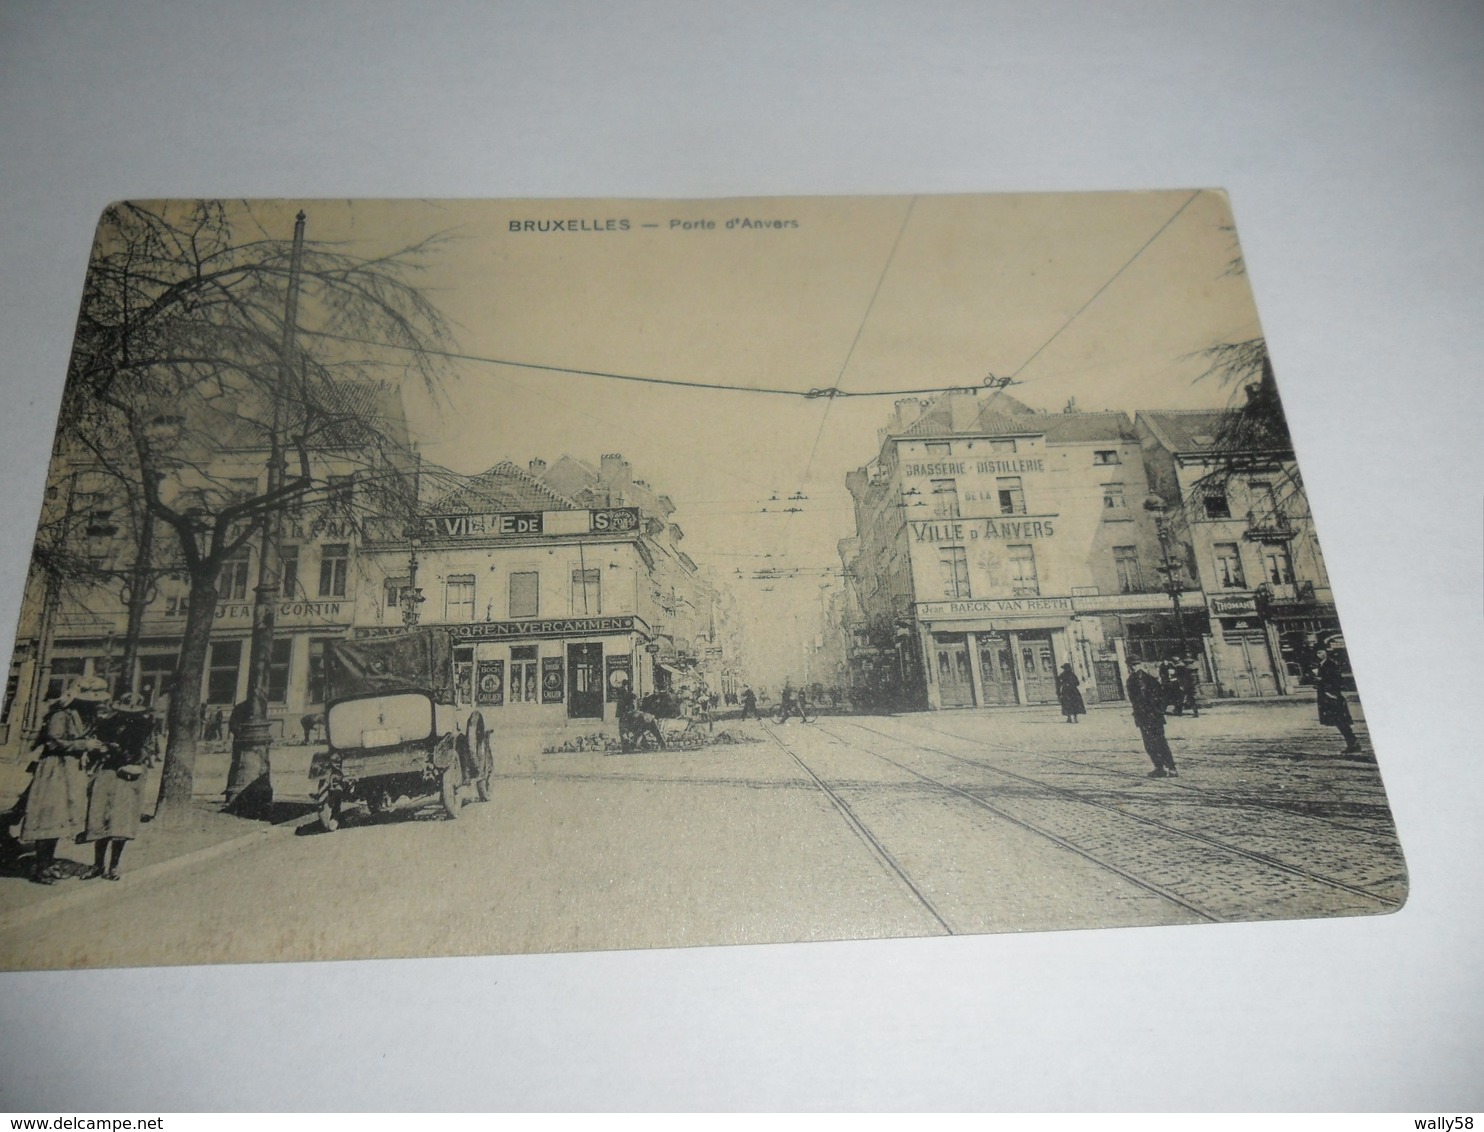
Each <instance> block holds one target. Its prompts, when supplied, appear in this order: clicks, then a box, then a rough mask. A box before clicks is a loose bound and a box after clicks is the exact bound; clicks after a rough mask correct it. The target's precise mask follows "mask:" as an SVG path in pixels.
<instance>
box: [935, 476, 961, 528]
mask: <svg viewBox="0 0 1484 1132" xmlns="http://www.w3.org/2000/svg"><path fill="white" fill-rule="evenodd" d="M929 482H930V483H931V484H932V489H933V490H932V495H933V518H935V519H957V518H958V481H957V480H930V481H929Z"/></svg>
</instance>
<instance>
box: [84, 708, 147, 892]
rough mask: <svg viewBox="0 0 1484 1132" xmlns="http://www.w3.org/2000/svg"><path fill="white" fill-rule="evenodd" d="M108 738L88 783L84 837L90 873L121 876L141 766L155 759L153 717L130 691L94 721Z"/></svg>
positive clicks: (135, 816) (132, 832) (134, 830)
mask: <svg viewBox="0 0 1484 1132" xmlns="http://www.w3.org/2000/svg"><path fill="white" fill-rule="evenodd" d="M96 728H97V734H98V738H99V740H101V741H102V742H103V743H104V744H106V746H105V748H104V750H103V753H102V754H101V755H100V756H99V758H98V761H97V764H96V765H95V767H94V769H93V781H92V784H91V785H90V786H89V787H88V820H87V828H86V830H85V832H84V835H83V840H84V841H91V842H92V843H93V869H92V871H91V872H90V873H88V876H89V877H90V878H92V877H103V878H104V879H106V880H118V879H119V858H121V857H122V856H123V855H124V845H125V844H126V843H127V842H129V841H132V840H133V839H134V838H136V837H138V836H139V810H140V803H141V801H142V799H143V793H144V777H145V776H144V771H145V768H146V767H147V766H148V765H149V764H151V763H152V762H153V761H154V735H155V719H154V716H153V715H152V714H151V713H150V711H149V709H147V708H146V707H145V706H144V701H143V699H141V698H140V696H139V695H138V694H136V693H134V692H130V693H129V694H128V695H126V696H124V697H122V698H121V699H120V700H119V702H118V703H117V704H116V705H114V707H113V709H112V710H111V711H107V712H105V713H103V714H100V716H99V718H98V722H97V725H96Z"/></svg>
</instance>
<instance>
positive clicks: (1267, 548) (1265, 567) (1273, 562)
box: [1262, 542, 1293, 586]
mask: <svg viewBox="0 0 1484 1132" xmlns="http://www.w3.org/2000/svg"><path fill="white" fill-rule="evenodd" d="M1262 572H1263V573H1264V574H1265V575H1267V580H1268V581H1269V582H1271V583H1272V584H1273V585H1275V586H1289V585H1292V584H1293V559H1292V558H1290V557H1289V556H1288V547H1286V546H1285V545H1284V544H1283V543H1281V542H1265V543H1263V544H1262Z"/></svg>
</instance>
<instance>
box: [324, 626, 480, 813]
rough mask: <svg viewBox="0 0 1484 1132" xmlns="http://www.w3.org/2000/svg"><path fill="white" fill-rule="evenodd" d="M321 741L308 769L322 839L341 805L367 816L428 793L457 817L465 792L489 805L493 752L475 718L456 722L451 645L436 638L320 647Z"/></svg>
mask: <svg viewBox="0 0 1484 1132" xmlns="http://www.w3.org/2000/svg"><path fill="white" fill-rule="evenodd" d="M325 683H326V705H325V741H326V744H327V749H326V750H325V751H323V752H321V753H320V754H318V755H316V756H315V758H314V760H313V762H312V763H311V764H310V769H309V773H310V775H311V777H315V778H318V779H319V788H318V791H317V793H316V795H315V798H316V801H318V803H319V808H320V821H321V823H322V824H323V825H324V828H325V829H326V830H331V831H333V830H336V829H339V828H340V818H341V810H342V808H343V807H344V806H345V805H346V804H347V803H352V802H363V803H364V804H365V805H366V807H367V809H368V810H369V811H370V812H371V813H373V814H377V813H381V812H383V811H385V810H389V809H391V808H392V806H393V805H394V804H395V803H396V802H397V800H398V799H399V798H402V797H418V796H420V795H428V794H436V795H437V796H438V798H439V801H440V802H441V804H442V806H443V810H444V812H445V813H446V814H447V815H448V816H449V817H450V818H457V817H458V816H459V811H460V809H461V808H462V807H463V804H464V802H465V801H466V800H467V795H468V794H469V792H470V791H471V790H472V792H473V793H474V794H475V795H476V796H477V797H478V799H479V801H481V802H487V801H489V797H490V780H491V778H492V776H493V774H494V752H493V749H492V744H491V742H490V732H489V728H488V727H487V726H486V725H485V721H484V716H483V715H482V714H481V713H480V712H479V711H477V710H475V711H471V712H469V714H468V716H467V717H465V718H464V719H463V720H462V721H460V718H459V717H460V716H462V715H463V710H464V707H465V706H467V705H460V704H458V703H457V702H456V697H455V687H454V678H453V644H452V640H451V638H450V637H449V635H448V633H447V632H446V631H445V630H441V629H416V630H408V631H405V632H400V633H397V634H395V635H391V636H386V637H378V638H372V639H368V640H346V641H327V642H325Z"/></svg>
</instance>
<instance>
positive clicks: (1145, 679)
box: [1128, 657, 1180, 778]
mask: <svg viewBox="0 0 1484 1132" xmlns="http://www.w3.org/2000/svg"><path fill="white" fill-rule="evenodd" d="M1129 660H1130V663H1131V665H1132V667H1133V672H1132V673H1131V674H1130V675H1129V678H1128V702H1129V706H1130V707H1131V708H1133V710H1134V726H1135V727H1137V728H1138V729H1139V735H1140V736H1141V737H1142V738H1143V740H1144V751H1145V753H1147V754H1148V755H1149V761H1150V762H1152V763H1153V764H1154V769H1153V770H1152V771H1150V772H1149V777H1150V778H1177V777H1179V773H1180V772H1179V771H1177V770H1176V769H1175V756H1174V755H1173V754H1172V753H1171V751H1170V741H1169V740H1168V739H1167V738H1165V694H1164V686H1163V685H1162V684H1161V683H1160V679H1159V668H1158V666H1157V665H1154V664H1146V663H1141V662H1140V661H1138V660H1136V659H1135V658H1133V657H1130V658H1129Z"/></svg>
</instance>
